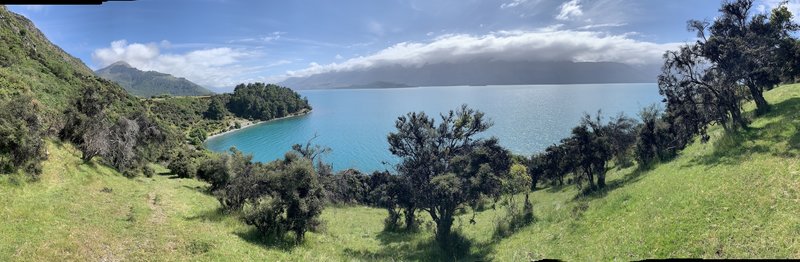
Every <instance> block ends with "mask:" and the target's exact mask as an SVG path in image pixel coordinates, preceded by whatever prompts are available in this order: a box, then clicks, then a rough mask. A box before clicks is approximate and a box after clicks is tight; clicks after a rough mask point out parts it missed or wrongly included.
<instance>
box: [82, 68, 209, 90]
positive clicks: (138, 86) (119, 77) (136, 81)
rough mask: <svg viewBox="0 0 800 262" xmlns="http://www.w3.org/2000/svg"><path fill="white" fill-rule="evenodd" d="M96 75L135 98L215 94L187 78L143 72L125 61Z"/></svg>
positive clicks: (99, 71) (97, 72) (100, 70)
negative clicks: (111, 82)
mask: <svg viewBox="0 0 800 262" xmlns="http://www.w3.org/2000/svg"><path fill="white" fill-rule="evenodd" d="M95 73H96V74H97V75H98V76H100V77H102V78H105V79H108V80H111V81H114V82H116V83H119V84H120V85H121V86H122V87H124V88H125V90H127V91H128V92H130V93H131V94H133V95H135V96H141V97H151V96H157V95H172V96H204V95H211V94H213V92H211V91H210V90H208V89H206V88H205V87H202V86H200V85H197V84H195V83H192V81H189V80H186V79H185V78H178V77H174V76H172V75H170V74H164V73H159V72H156V71H147V72H145V71H141V70H139V69H136V68H134V67H132V66H131V65H129V64H127V63H125V62H123V61H119V62H116V63H113V64H111V65H109V66H107V67H105V68H101V69H99V70H97V71H95Z"/></svg>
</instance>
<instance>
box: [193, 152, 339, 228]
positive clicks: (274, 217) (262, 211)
mask: <svg viewBox="0 0 800 262" xmlns="http://www.w3.org/2000/svg"><path fill="white" fill-rule="evenodd" d="M233 159H236V160H235V161H244V160H246V161H247V162H249V158H241V159H238V158H237V157H233ZM235 161H234V162H235ZM242 171H243V172H242V173H239V174H238V175H236V176H231V177H229V178H230V181H228V183H227V185H225V186H224V188H221V189H219V190H217V191H216V192H215V194H216V195H217V197H218V198H219V200H220V203H222V205H223V206H224V207H226V209H228V210H236V209H239V208H241V209H242V213H243V218H244V220H245V222H246V223H247V224H250V225H253V226H255V227H256V229H258V231H259V232H261V233H262V234H263V235H264V236H267V237H270V236H283V233H285V232H294V235H295V240H296V241H297V242H298V243H299V242H302V241H303V239H304V236H305V233H306V231H308V230H314V229H316V228H318V227H319V225H320V221H319V215H320V214H321V213H322V208H323V199H324V197H323V196H324V195H323V188H322V185H321V184H320V182H319V177H318V175H317V172H316V171H315V170H314V167H313V165H312V164H311V160H310V159H308V158H305V157H300V156H298V155H296V154H294V153H291V152H290V153H287V154H286V156H285V157H284V159H283V160H276V161H273V162H270V163H268V164H260V163H253V164H251V165H250V166H248V167H246V168H243V169H242ZM234 173H235V172H234ZM204 176H205V175H204ZM276 234H277V235H276Z"/></svg>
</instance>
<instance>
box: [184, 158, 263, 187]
mask: <svg viewBox="0 0 800 262" xmlns="http://www.w3.org/2000/svg"><path fill="white" fill-rule="evenodd" d="M252 159H253V156H252V155H245V154H243V153H242V152H241V151H239V150H236V148H233V147H231V148H230V154H220V153H210V155H209V156H207V157H205V158H203V159H202V161H201V163H200V164H199V165H198V168H197V178H200V179H202V180H205V181H206V182H208V183H210V184H211V187H210V188H209V190H210V191H212V192H214V191H217V190H219V189H222V188H224V187H225V186H227V185H228V183H229V182H230V181H231V180H232V179H234V178H235V177H236V176H238V175H240V174H245V173H248V172H250V169H251V168H252V167H253V164H252V162H251V161H252Z"/></svg>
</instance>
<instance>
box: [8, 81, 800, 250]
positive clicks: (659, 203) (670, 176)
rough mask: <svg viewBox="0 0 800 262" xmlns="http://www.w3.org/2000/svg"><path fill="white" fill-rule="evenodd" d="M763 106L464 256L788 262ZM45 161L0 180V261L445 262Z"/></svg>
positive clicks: (483, 223) (335, 215)
mask: <svg viewBox="0 0 800 262" xmlns="http://www.w3.org/2000/svg"><path fill="white" fill-rule="evenodd" d="M766 95H767V98H768V100H769V101H770V102H771V103H772V104H773V105H774V111H773V112H772V113H770V114H768V115H766V116H764V117H760V118H757V119H755V121H754V122H753V124H752V125H751V126H752V128H751V129H750V130H748V131H746V132H743V133H742V134H741V135H726V134H724V133H723V132H722V130H721V129H718V128H712V129H711V135H712V139H711V142H710V143H707V144H700V143H696V144H693V145H691V146H689V147H688V148H687V149H686V150H684V151H683V152H682V153H681V154H680V155H679V156H678V157H677V158H676V159H675V160H673V161H670V162H668V163H663V164H661V165H658V166H656V167H655V168H653V169H652V170H650V171H645V172H639V171H636V170H635V168H627V169H622V170H614V171H612V173H611V174H609V182H608V183H609V186H608V190H607V191H606V192H603V193H598V194H595V195H590V196H580V195H579V191H578V189H576V188H575V187H573V186H568V187H564V188H548V189H542V190H539V191H536V192H534V193H533V194H532V199H533V202H534V209H535V213H536V217H537V220H536V222H534V223H533V224H532V225H530V226H528V227H525V228H523V229H522V230H520V231H519V232H516V233H515V234H513V235H511V236H510V237H507V238H504V239H494V238H493V237H492V232H493V230H494V226H495V221H496V220H498V219H499V218H500V217H501V216H502V215H504V214H505V212H504V211H502V210H491V209H490V210H488V211H484V212H481V213H479V214H478V216H477V217H476V221H477V224H475V225H470V224H469V223H468V221H469V218H470V216H471V214H469V213H468V214H465V215H463V216H461V217H459V218H458V219H457V220H456V227H459V225H462V226H460V228H461V229H460V230H461V232H462V233H463V234H464V235H465V236H466V237H467V239H469V240H470V242H471V243H472V248H471V249H470V254H468V257H467V259H493V260H500V261H519V260H527V259H538V258H545V257H548V258H560V259H565V260H611V259H618V260H631V259H641V258H647V257H705V258H716V257H723V258H724V257H800V217H799V216H798V215H797V214H800V133H798V130H800V85H790V86H783V87H780V88H777V89H775V90H772V91H770V92H768V93H767V94H766ZM748 106H749V107H750V108H752V106H751V105H748ZM49 152H50V158H49V160H47V161H46V162H45V167H44V174H43V175H42V179H41V181H39V182H35V183H31V184H24V183H22V184H20V182H15V181H18V180H19V181H22V180H24V179H15V177H13V176H12V177H0V199H4V200H5V202H4V203H3V208H0V219H1V220H2V221H3V222H2V223H0V260H2V261H9V260H61V259H69V260H234V261H240V260H269V261H276V260H307V261H314V260H397V259H400V260H448V259H449V258H448V257H446V256H443V255H442V254H441V253H439V252H438V250H437V249H436V248H435V245H434V244H433V243H432V239H431V238H432V235H433V234H431V233H430V232H421V233H417V234H399V233H384V232H382V231H381V230H382V227H383V224H382V221H383V219H384V217H385V215H386V212H385V211H383V210H380V209H373V208H366V207H340V208H327V209H326V210H325V212H324V213H323V216H322V218H323V220H324V221H325V223H326V225H325V229H324V230H323V231H322V232H319V233H309V234H307V241H306V242H305V243H304V244H302V245H300V246H291V245H289V244H287V243H280V242H279V243H275V242H264V241H261V240H260V239H258V237H257V235H256V233H255V230H254V229H253V228H252V227H250V226H247V225H244V224H243V223H241V222H240V221H239V220H237V219H235V218H234V217H233V216H227V215H223V214H221V213H220V211H219V204H218V203H217V201H216V200H215V199H214V198H213V197H211V196H209V195H207V194H206V193H205V191H204V188H205V187H206V186H207V185H206V184H205V183H202V182H198V181H195V180H187V179H173V178H172V177H171V176H169V175H167V174H161V175H157V176H155V177H153V178H136V179H127V178H123V177H122V176H121V175H119V174H118V173H116V172H115V171H113V170H111V169H109V168H106V167H103V166H101V165H99V164H93V163H89V164H84V163H82V162H81V161H80V160H79V153H78V152H77V151H76V150H75V149H73V148H72V147H71V146H68V145H61V144H57V143H53V142H51V143H50V144H49ZM161 172H166V170H163V168H162V170H161ZM423 230H427V231H430V230H432V227H427V228H426V227H425V226H423Z"/></svg>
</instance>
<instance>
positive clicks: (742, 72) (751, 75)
mask: <svg viewBox="0 0 800 262" xmlns="http://www.w3.org/2000/svg"><path fill="white" fill-rule="evenodd" d="M786 5H787V3H786V2H783V3H782V4H781V5H780V6H778V7H777V8H775V9H773V10H772V11H771V13H770V14H766V13H762V14H755V15H751V9H752V7H753V0H735V1H726V2H723V3H722V7H721V8H720V9H719V11H720V15H719V16H718V17H717V18H716V19H715V20H714V22H713V23H711V24H709V23H708V22H704V21H697V20H692V21H689V28H690V29H691V30H695V31H696V32H697V34H698V38H699V40H698V41H697V43H696V45H697V46H698V47H699V48H700V50H701V54H702V56H703V57H705V58H706V59H708V60H709V61H711V62H712V63H713V64H714V65H715V67H718V68H719V70H721V71H722V72H724V73H725V75H726V77H727V78H730V80H729V81H726V82H727V83H726V84H729V85H741V86H745V87H746V88H747V90H748V91H749V94H750V98H752V99H753V100H754V101H755V104H756V108H757V109H756V112H757V113H758V114H763V113H766V112H767V111H769V104H768V103H767V101H766V99H764V95H763V93H764V91H765V90H769V89H771V88H773V87H774V86H775V85H777V84H779V83H780V81H781V77H782V76H785V75H786V73H787V72H788V71H791V70H793V69H792V68H794V66H795V65H797V64H796V63H794V61H795V58H794V57H793V56H794V55H795V54H796V51H795V50H796V49H795V48H796V41H795V39H794V38H793V37H792V36H791V33H792V32H795V31H797V29H798V25H797V24H796V23H794V22H793V20H792V14H791V12H789V10H788V8H787V6H786ZM706 31H707V32H706ZM706 33H708V37H706Z"/></svg>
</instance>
